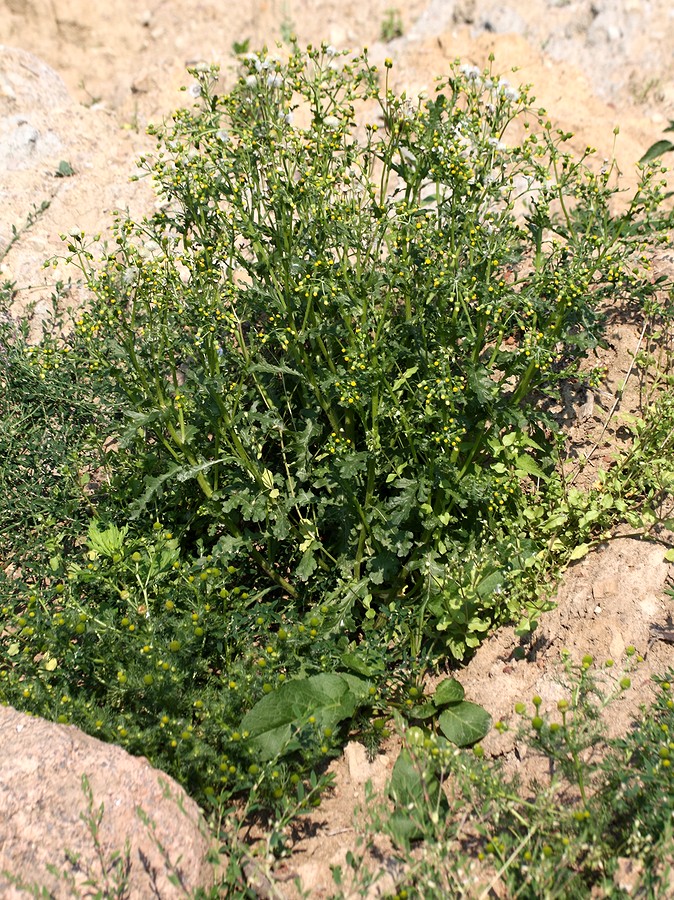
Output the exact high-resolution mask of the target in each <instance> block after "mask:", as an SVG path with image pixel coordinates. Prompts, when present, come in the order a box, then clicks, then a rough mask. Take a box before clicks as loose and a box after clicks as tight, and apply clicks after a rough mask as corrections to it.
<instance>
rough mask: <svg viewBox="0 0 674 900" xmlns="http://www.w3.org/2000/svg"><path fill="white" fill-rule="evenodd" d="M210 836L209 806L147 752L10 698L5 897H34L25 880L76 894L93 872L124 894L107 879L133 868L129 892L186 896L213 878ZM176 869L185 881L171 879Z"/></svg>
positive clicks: (0, 855) (3, 738)
mask: <svg viewBox="0 0 674 900" xmlns="http://www.w3.org/2000/svg"><path fill="white" fill-rule="evenodd" d="M83 777H86V779H87V780H88V784H89V787H90V790H91V796H92V797H93V803H89V802H88V798H87V792H86V785H84V786H83ZM101 808H102V815H101V817H100V824H98V825H97V826H96V824H95V823H96V818H97V816H98V812H99V810H100V809H101ZM145 817H147V818H146V821H145V822H144V821H143V818H145ZM147 820H149V822H148V821H147ZM95 835H96V836H97V840H98V842H99V845H100V850H101V853H100V856H99V855H98V854H97V850H96V842H95V839H94V838H95ZM127 842H128V843H127ZM210 845H211V840H210V837H209V832H208V827H207V825H206V823H205V821H204V819H203V816H202V815H201V812H200V810H199V807H198V806H197V805H196V803H195V802H194V801H193V800H191V799H190V798H189V797H188V796H187V795H186V794H185V792H184V791H183V789H182V788H181V787H179V785H177V784H176V783H175V782H173V781H172V780H171V779H170V778H168V777H167V776H166V775H163V774H162V773H161V772H158V771H157V770H156V769H153V768H152V766H150V764H149V763H148V762H147V760H145V759H142V758H141V759H139V758H135V757H132V756H130V755H129V754H128V753H126V752H125V751H124V750H122V749H121V748H120V747H116V746H113V745H110V744H103V743H101V742H100V741H97V740H95V739H94V738H91V737H88V736H87V735H85V734H83V733H82V732H81V731H79V730H78V729H77V728H74V727H72V726H68V725H55V724H52V723H50V722H46V721H44V720H43V719H38V718H34V717H31V716H27V715H24V714H23V713H19V712H17V711H16V710H14V709H12V708H11V707H0V896H1V897H3V898H4V900H14V898H16V900H19V898H25V897H26V893H25V891H24V890H21V889H20V887H19V885H20V884H23V885H39V886H40V887H42V886H44V887H46V888H47V890H48V891H49V892H50V893H49V896H50V897H55V898H61V897H70V896H72V893H71V890H70V883H73V884H74V886H75V890H76V892H75V896H80V893H79V892H78V891H80V890H81V889H82V888H83V886H84V884H85V882H87V880H88V879H90V880H91V881H93V882H95V883H96V887H97V889H101V890H102V891H104V893H105V896H115V897H116V896H118V894H117V893H108V892H107V891H105V889H106V888H107V889H108V890H110V889H111V888H112V886H113V885H115V884H116V883H118V879H119V878H122V877H128V891H127V893H124V894H122V893H120V894H119V896H124V897H128V898H138V900H144V898H147V897H155V898H158V897H161V898H162V900H169V898H173V897H183V898H184V897H185V896H191V895H192V893H193V892H194V890H195V889H196V888H198V887H200V886H203V887H207V886H208V885H210V884H212V882H213V869H212V866H211V865H210V863H208V861H207V854H208V852H209V849H210ZM116 853H119V854H120V856H119V862H118V863H115V861H114V860H115V854H116ZM75 859H78V860H79V862H78V863H75V862H74V860H75ZM48 867H49V868H48ZM50 869H51V870H52V871H50ZM54 872H56V873H59V874H54ZM174 876H177V878H178V881H179V885H178V886H176V885H175V884H173V883H172V882H171V881H170V880H169V879H170V878H172V877H174ZM174 880H175V877H174ZM87 896H90V895H89V894H87Z"/></svg>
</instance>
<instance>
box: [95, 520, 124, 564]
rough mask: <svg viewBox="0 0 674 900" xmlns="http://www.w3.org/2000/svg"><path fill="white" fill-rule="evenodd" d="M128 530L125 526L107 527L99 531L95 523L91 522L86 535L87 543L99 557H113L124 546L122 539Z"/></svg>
mask: <svg viewBox="0 0 674 900" xmlns="http://www.w3.org/2000/svg"><path fill="white" fill-rule="evenodd" d="M128 530H129V529H128V527H127V526H126V525H124V526H123V527H122V528H118V527H117V526H116V525H108V527H107V528H104V529H100V528H99V527H98V525H97V523H96V522H92V523H91V524H90V525H89V531H88V533H87V543H88V544H89V547H90V548H91V549H92V550H95V551H96V552H97V553H100V554H101V556H113V555H114V554H115V553H119V552H120V551H121V549H122V547H123V546H124V538H125V537H126V533H127V531H128Z"/></svg>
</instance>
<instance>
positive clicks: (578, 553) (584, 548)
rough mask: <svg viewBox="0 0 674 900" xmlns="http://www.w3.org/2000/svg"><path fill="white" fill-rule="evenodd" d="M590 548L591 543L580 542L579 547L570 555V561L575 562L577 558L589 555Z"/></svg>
mask: <svg viewBox="0 0 674 900" xmlns="http://www.w3.org/2000/svg"><path fill="white" fill-rule="evenodd" d="M589 550H590V545H589V544H578V546H577V547H574V548H573V550H572V551H571V554H570V555H569V562H573V560H575V559H582V558H583V557H584V556H587V554H588V552H589Z"/></svg>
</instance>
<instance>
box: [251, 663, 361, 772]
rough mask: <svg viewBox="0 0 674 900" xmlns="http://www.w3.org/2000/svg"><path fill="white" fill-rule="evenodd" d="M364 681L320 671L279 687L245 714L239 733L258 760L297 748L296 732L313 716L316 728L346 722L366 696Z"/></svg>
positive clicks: (330, 726) (264, 760)
mask: <svg viewBox="0 0 674 900" xmlns="http://www.w3.org/2000/svg"><path fill="white" fill-rule="evenodd" d="M368 687H369V685H368V684H367V682H364V681H362V680H361V679H360V678H356V677H355V676H354V675H347V674H343V675H336V674H334V673H330V672H323V673H321V674H320V675H312V676H311V677H310V678H301V679H296V680H295V681H290V682H288V683H286V684H283V685H281V687H280V688H278V689H277V690H275V691H272V693H271V694H267V695H266V696H265V697H263V698H262V699H261V700H260V701H259V702H258V703H256V704H255V706H254V707H253V708H252V709H251V710H249V712H247V713H246V715H245V716H244V717H243V720H242V722H241V725H240V729H239V730H240V731H248V732H249V734H250V737H249V738H248V745H249V747H251V748H252V749H253V750H255V751H257V752H258V753H259V755H260V759H261V760H262V761H263V762H267V761H268V760H270V759H275V758H276V757H278V756H280V755H282V754H283V753H288V752H292V751H293V750H298V749H299V748H300V746H301V745H300V742H299V740H298V733H299V731H300V729H302V728H304V727H306V726H307V724H308V720H309V717H310V716H313V717H314V719H315V720H316V721H315V726H314V727H316V728H318V729H325V728H334V727H335V725H337V724H338V723H339V722H341V721H342V720H343V719H349V718H351V716H352V715H353V714H354V712H355V711H356V709H357V708H358V706H359V705H360V704H361V703H362V702H363V701H364V700H365V699H366V697H367V696H368Z"/></svg>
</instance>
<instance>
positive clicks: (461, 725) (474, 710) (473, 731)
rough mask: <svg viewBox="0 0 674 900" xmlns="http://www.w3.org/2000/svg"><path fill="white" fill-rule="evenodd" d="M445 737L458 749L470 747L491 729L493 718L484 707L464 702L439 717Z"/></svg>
mask: <svg viewBox="0 0 674 900" xmlns="http://www.w3.org/2000/svg"><path fill="white" fill-rule="evenodd" d="M438 725H439V726H440V728H441V729H442V733H443V734H444V736H445V737H446V738H447V739H448V740H450V741H451V742H452V743H453V744H456V746H457V747H468V746H470V744H476V743H477V742H478V741H481V740H482V738H483V737H484V736H485V734H487V732H488V731H489V729H490V728H491V716H490V715H489V713H488V712H487V710H486V709H484V708H483V707H482V706H478V704H477V703H471V702H470V701H469V700H464V701H462V702H461V703H457V704H456V705H455V706H449V707H448V708H447V709H445V710H444V711H443V712H442V713H441V714H440V716H439V717H438Z"/></svg>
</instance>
